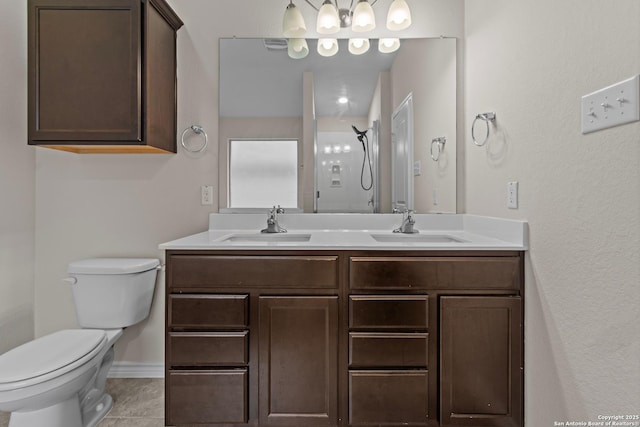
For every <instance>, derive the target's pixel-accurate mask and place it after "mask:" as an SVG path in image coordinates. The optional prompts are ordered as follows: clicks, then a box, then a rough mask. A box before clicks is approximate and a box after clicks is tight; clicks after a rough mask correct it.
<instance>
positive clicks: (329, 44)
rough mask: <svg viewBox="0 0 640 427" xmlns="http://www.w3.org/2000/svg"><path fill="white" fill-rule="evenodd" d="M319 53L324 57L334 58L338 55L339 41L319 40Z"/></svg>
mask: <svg viewBox="0 0 640 427" xmlns="http://www.w3.org/2000/svg"><path fill="white" fill-rule="evenodd" d="M318 53H319V54H320V55H322V56H333V55H335V54H336V53H338V40H337V39H318Z"/></svg>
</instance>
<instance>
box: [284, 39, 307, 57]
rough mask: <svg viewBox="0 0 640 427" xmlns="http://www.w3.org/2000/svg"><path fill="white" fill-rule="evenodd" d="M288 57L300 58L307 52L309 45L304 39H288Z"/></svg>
mask: <svg viewBox="0 0 640 427" xmlns="http://www.w3.org/2000/svg"><path fill="white" fill-rule="evenodd" d="M287 52H288V54H289V58H293V59H302V58H304V57H306V56H307V55H308V54H309V45H307V40H305V39H289V43H288V46H287Z"/></svg>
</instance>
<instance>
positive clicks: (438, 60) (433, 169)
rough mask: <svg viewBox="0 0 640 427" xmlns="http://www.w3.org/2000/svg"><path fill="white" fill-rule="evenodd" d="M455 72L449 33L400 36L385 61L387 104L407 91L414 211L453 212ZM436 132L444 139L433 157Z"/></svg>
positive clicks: (453, 44) (395, 104) (396, 101)
mask: <svg viewBox="0 0 640 427" xmlns="http://www.w3.org/2000/svg"><path fill="white" fill-rule="evenodd" d="M425 52H426V55H425ZM456 76H457V68H456V40H455V39H432V40H425V41H422V40H421V41H419V42H416V41H415V40H406V41H405V42H404V43H403V45H402V49H401V50H400V52H399V53H398V55H397V56H396V59H395V61H394V63H393V67H391V91H392V96H393V104H392V105H393V108H394V109H395V108H397V107H398V106H399V105H400V104H401V103H402V102H403V101H404V100H405V99H406V98H407V96H409V94H410V93H411V94H412V100H413V140H414V143H413V161H414V162H420V164H421V173H420V175H418V176H415V177H414V184H413V188H414V201H413V206H414V209H415V210H416V212H419V213H437V212H449V213H456V155H457V148H456V147H457V144H456V141H457V138H456V124H457V121H456V118H457V117H456V114H457V107H456V105H457V104H456V81H457V78H456ZM437 137H446V138H447V143H446V144H445V147H444V150H443V152H442V153H441V155H440V157H438V159H439V160H438V162H434V161H433V160H432V159H431V151H430V150H431V141H432V140H433V138H437ZM434 191H435V192H437V195H436V196H435V197H434Z"/></svg>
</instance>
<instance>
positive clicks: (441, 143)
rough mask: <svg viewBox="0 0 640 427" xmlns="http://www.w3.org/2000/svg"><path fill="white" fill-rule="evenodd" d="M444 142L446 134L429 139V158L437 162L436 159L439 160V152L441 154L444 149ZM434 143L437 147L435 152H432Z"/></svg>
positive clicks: (445, 141)
mask: <svg viewBox="0 0 640 427" xmlns="http://www.w3.org/2000/svg"><path fill="white" fill-rule="evenodd" d="M446 143H447V137H446V136H440V137H438V138H433V139H432V140H431V160H433V161H434V162H437V161H438V160H440V154H442V152H443V151H444V144H446ZM434 144H435V146H436V147H437V149H438V150H437V153H436V154H434V153H433V146H434Z"/></svg>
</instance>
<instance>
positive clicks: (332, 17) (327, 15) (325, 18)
mask: <svg viewBox="0 0 640 427" xmlns="http://www.w3.org/2000/svg"><path fill="white" fill-rule="evenodd" d="M316 31H317V32H318V33H319V34H335V33H337V32H338V31H340V16H339V15H338V9H337V8H336V7H335V6H334V5H333V3H331V0H324V3H322V7H320V10H319V11H318V20H317V22H316Z"/></svg>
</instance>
